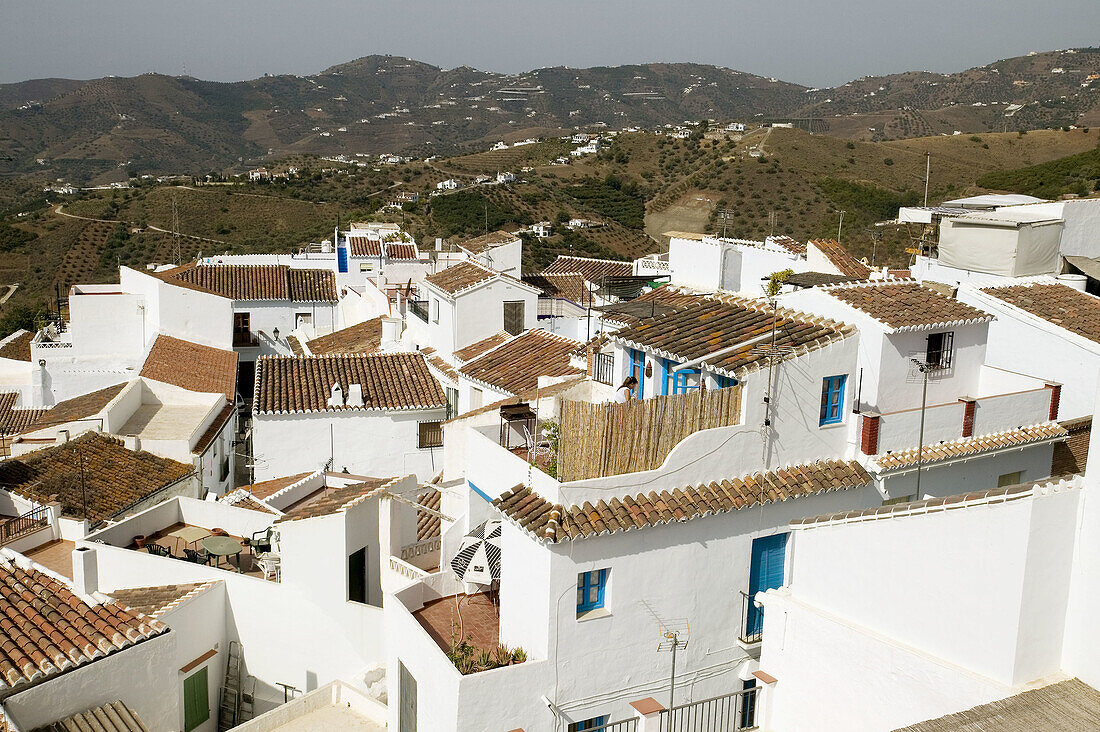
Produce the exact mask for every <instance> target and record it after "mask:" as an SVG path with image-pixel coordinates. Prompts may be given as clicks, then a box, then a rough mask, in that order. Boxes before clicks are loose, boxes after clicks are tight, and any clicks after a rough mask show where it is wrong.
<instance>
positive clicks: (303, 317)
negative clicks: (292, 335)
mask: <svg viewBox="0 0 1100 732" xmlns="http://www.w3.org/2000/svg"><path fill="white" fill-rule="evenodd" d="M312 324H313V313H294V326H295V327H296V328H301V327H302V326H303V325H312Z"/></svg>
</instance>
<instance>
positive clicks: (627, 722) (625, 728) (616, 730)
mask: <svg viewBox="0 0 1100 732" xmlns="http://www.w3.org/2000/svg"><path fill="white" fill-rule="evenodd" d="M585 729H586V730H591V731H592V732H637V729H638V720H637V718H634V719H624V720H622V721H621V722H608V723H607V724H601V725H600V726H598V727H585Z"/></svg>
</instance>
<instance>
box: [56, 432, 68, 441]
mask: <svg viewBox="0 0 1100 732" xmlns="http://www.w3.org/2000/svg"><path fill="white" fill-rule="evenodd" d="M57 441H58V442H60V443H65V442H68V441H69V431H68V430H58V431H57Z"/></svg>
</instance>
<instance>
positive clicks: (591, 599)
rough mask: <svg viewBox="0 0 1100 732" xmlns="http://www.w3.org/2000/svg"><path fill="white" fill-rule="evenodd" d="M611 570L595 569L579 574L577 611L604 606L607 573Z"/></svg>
mask: <svg viewBox="0 0 1100 732" xmlns="http://www.w3.org/2000/svg"><path fill="white" fill-rule="evenodd" d="M609 571H610V570H607V569H594V570H592V571H591V572H581V573H580V574H578V575H577V612H578V613H583V612H588V611H589V610H595V609H596V608H601V607H603V600H604V590H606V589H607V575H608V573H609Z"/></svg>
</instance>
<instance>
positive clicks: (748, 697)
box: [740, 679, 758, 729]
mask: <svg viewBox="0 0 1100 732" xmlns="http://www.w3.org/2000/svg"><path fill="white" fill-rule="evenodd" d="M741 688H742V689H743V690H744V691H746V692H749V690H750V689H755V688H756V679H749V680H748V681H746V682H744V683H743V684H742V685H741ZM757 693H758V692H755V691H752V692H749V693H746V694H742V695H741V727H740V729H752V728H753V727H755V726H756V694H757Z"/></svg>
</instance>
